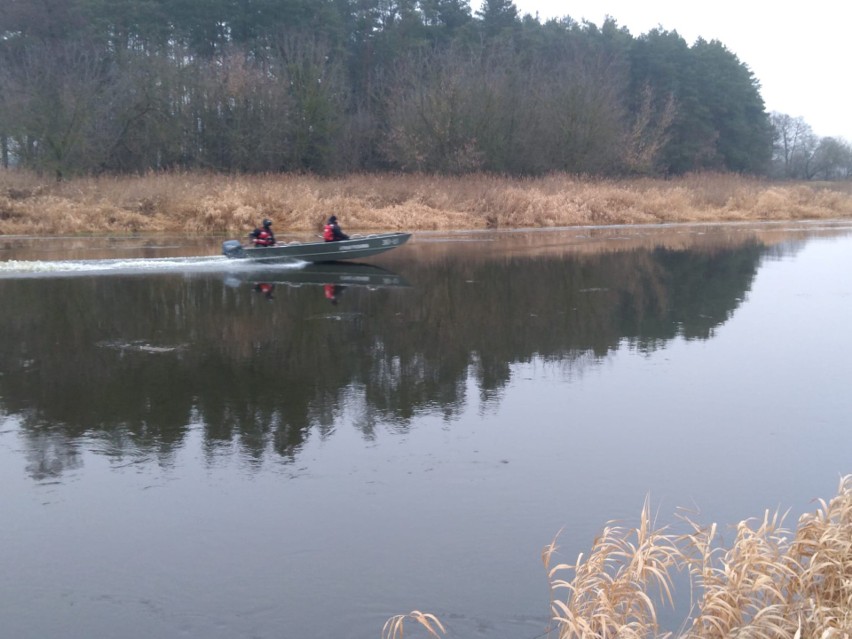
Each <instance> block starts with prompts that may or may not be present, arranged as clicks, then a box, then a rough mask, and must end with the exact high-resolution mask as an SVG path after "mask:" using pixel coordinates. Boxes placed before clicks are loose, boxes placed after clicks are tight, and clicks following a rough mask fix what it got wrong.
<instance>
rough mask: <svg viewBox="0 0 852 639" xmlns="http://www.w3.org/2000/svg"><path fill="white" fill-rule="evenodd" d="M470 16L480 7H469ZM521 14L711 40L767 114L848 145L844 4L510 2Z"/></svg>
mask: <svg viewBox="0 0 852 639" xmlns="http://www.w3.org/2000/svg"><path fill="white" fill-rule="evenodd" d="M471 5H472V6H473V8H474V10H476V9H478V8H479V6H481V2H480V1H479V0H472V2H471ZM515 6H516V7H517V8H518V11H519V13H521V14H522V15H523V14H525V13H529V14H531V15H535V14H536V13H538V15H539V18H540V19H541V20H542V21H544V20H546V19H548V18H554V17H557V18H558V17H563V16H565V15H569V16H571V17H572V18H573V19H575V20H578V21H579V20H582V19H584V18H585V19H587V20H588V21H590V22H593V23H594V24H596V25H601V24H602V23H603V21H604V17H605V16H606V15H610V16H612V17H613V18H615V20H616V22H618V24H619V25H620V26H622V27H627V29H628V30H629V31H630V33H631V34H633V36H639V35H641V34H643V33H647V32H648V31H649V30H651V29H653V28H654V27H656V26H662V27H663V28H664V29H666V30H668V31H677V32H678V33H679V34H680V35H681V36H683V38H684V39H685V40H686V41H687V42H688V43H689V44H692V43H694V42H695V40H696V39H697V38H698V37H702V38H704V39H705V40H714V39H715V40H719V41H721V42H722V44H724V45H725V46H726V47H727V48H728V50H729V51H731V52H733V53H735V54H736V55H737V57H738V58H739V59H740V61H741V62H744V63H745V64H747V65H748V67H749V68H750V69H751V71H752V73H754V75H755V77H756V78H757V79H758V81H759V82H760V86H761V95H762V96H763V100H764V102H765V103H766V109H767V110H768V111H780V112H782V113H787V114H789V115H792V116H794V117H795V116H801V117H803V118H804V119H805V121H806V122H807V123H808V124H810V125H811V127H812V128H813V130H814V133H816V134H817V135H818V136H821V137H822V136H829V135H830V136H837V137H843V138H845V139H846V140H847V141H849V142H852V69H850V65H851V64H852V45H850V44H849V38H850V35H852V1H850V0H816V1H814V2H806V3H805V4H804V5H800V4H798V3H795V4H793V3H769V2H764V1H762V0H711V1H709V2H708V1H705V2H694V1H692V2H691V1H689V0H645V1H644V2H640V1H639V0H576V1H575V0H515Z"/></svg>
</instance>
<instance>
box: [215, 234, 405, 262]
mask: <svg viewBox="0 0 852 639" xmlns="http://www.w3.org/2000/svg"><path fill="white" fill-rule="evenodd" d="M410 237H411V233H378V234H376V235H360V236H353V237H350V238H349V239H348V240H340V241H337V242H325V241H322V242H290V243H289V244H276V245H275V246H243V245H242V244H241V243H240V241H239V240H226V241H225V242H223V243H222V253H223V254H224V255H225V256H226V257H230V258H234V259H249V260H254V261H261V262H269V261H286V260H302V261H304V262H334V261H338V260H358V259H363V258H365V257H370V256H372V255H378V254H379V253H384V252H385V251H389V250H391V249H394V248H396V247H398V246H402V245H403V244H405V243H406V242H407V241H408V238H410Z"/></svg>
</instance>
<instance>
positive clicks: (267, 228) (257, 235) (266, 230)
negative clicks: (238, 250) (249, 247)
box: [249, 219, 275, 246]
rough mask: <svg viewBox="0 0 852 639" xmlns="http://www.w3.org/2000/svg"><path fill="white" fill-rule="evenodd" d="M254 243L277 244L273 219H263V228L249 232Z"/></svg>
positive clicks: (261, 244)
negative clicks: (273, 230) (273, 229)
mask: <svg viewBox="0 0 852 639" xmlns="http://www.w3.org/2000/svg"><path fill="white" fill-rule="evenodd" d="M249 237H250V238H251V242H252V244H254V245H255V246H275V234H274V233H273V232H272V220H270V219H265V220H263V228H261V229H255V230H253V231H252V232H251V233H249Z"/></svg>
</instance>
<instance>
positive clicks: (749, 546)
mask: <svg viewBox="0 0 852 639" xmlns="http://www.w3.org/2000/svg"><path fill="white" fill-rule="evenodd" d="M819 504H820V506H819V508H818V509H817V510H816V511H815V512H814V513H810V514H806V515H803V516H802V517H801V518H800V519H799V522H798V526H797V528H796V530H795V531H794V532H791V531H788V530H786V529H785V528H783V525H782V521H781V520H782V517H780V515H778V514H777V513H776V514H770V513H769V512H768V511H767V512H766V513H765V514H764V516H763V517H762V518H761V519H756V520H749V521H743V522H740V524H739V525H738V526H737V527H736V534H735V536H734V538H733V540H732V542H731V543H730V545H729V546H728V547H725V546H724V545H722V544H721V543H720V542H719V541H718V535H717V529H716V526H715V524H714V525H711V526H708V527H702V526H699V525H697V524H695V523H693V522H691V521H690V520H689V519H688V518H684V519H683V522H684V523H685V525H686V526H687V528H686V531H685V532H681V533H675V532H673V531H672V530H670V529H669V528H667V527H661V528H655V527H654V526H653V522H652V518H651V514H650V508H649V505H648V503H647V502H646V503H645V506H644V508H643V510H642V514H641V517H640V524H639V526H638V527H637V528H633V529H628V528H623V527H620V526H616V525H610V526H607V527H606V528H605V529H604V530H603V532H602V533H601V535H600V536H599V537H598V538H597V539H596V540H595V542H594V544H593V546H592V549H591V552H590V553H589V555H588V556H587V557H584V556H583V555H580V557H578V558H577V561H576V562H575V563H573V564H564V563H561V564H558V565H552V560H553V557H554V554H555V553H556V550H557V549H556V545H555V543H552V544H550V545H549V546H547V547H546V548H545V550H544V552H543V554H542V559H543V561H544V564H545V567H546V569H547V570H548V574H549V577H550V582H551V586H552V602H551V609H552V612H553V617H552V624H553V625H552V628H551V630H550V632H548V633H547V636H548V637H553V636H555V637H557V638H558V639H575V638H576V639H580V638H582V639H592V638H595V639H605V638H612V639H615V638H618V639H650V638H659V637H681V638H683V639H723V638H725V639H728V638H748V639H758V638H765V639H782V638H783V639H804V638H816V639H835V638H836V639H840V638H847V639H848V638H849V637H852V475H850V476H846V477H844V478H842V479H841V481H840V486H839V489H838V494H837V496H836V497H834V498H833V499H832V500H831V501H830V502H828V503H826V502H824V501H822V500H820V502H819ZM678 571H688V574H689V577H690V584H691V593H690V594H692V595H693V596H694V598H695V600H694V601H693V602H692V613H691V614H690V617H689V618H688V619H687V620H686V621H685V622H684V624H683V626H682V627H681V628H680V629H679V630H674V631H671V630H670V631H664V630H663V629H661V628H660V626H659V624H658V620H657V610H658V606H659V605H667V604H668V605H671V604H672V601H673V600H674V599H675V597H676V595H675V593H674V592H673V579H672V576H673V575H674V573H675V572H678ZM411 618H412V619H413V620H415V621H418V622H419V623H421V624H422V625H423V626H424V627H425V629H426V630H427V631H428V633H429V634H430V635H433V636H436V637H437V636H438V630H441V631H443V628H442V627H441V626H440V625H439V624H437V625H436V623H435V622H437V619H435V618H434V617H433V616H431V615H429V616H424V615H423V613H419V612H417V613H416V614H415V613H412V617H411ZM424 618H425V621H426V622H428V623H424V621H423V620H424ZM393 619H395V620H397V623H396V625H393V624H391V622H389V624H386V626H385V632H383V636H384V637H389V638H395V637H401V636H402V632H401V631H402V623H401V619H402V618H401V617H395V618H393Z"/></svg>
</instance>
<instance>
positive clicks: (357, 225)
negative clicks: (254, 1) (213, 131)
mask: <svg viewBox="0 0 852 639" xmlns="http://www.w3.org/2000/svg"><path fill="white" fill-rule="evenodd" d="M331 213H335V214H337V215H338V216H339V217H340V218H341V221H342V222H343V223H344V225H345V227H346V228H347V229H348V230H357V231H369V230H409V231H423V230H453V229H485V228H537V227H561V226H589V225H610V224H649V223H669V222H709V221H764V220H794V219H795V220H803V219H829V218H849V217H852V184H850V183H848V182H842V183H830V184H829V183H805V182H796V183H793V182H772V181H766V180H760V179H756V178H747V177H742V176H738V175H732V174H695V175H687V176H684V177H681V178H676V179H670V180H661V179H649V178H641V179H640V178H637V179H621V180H603V179H591V178H588V179H587V178H580V177H575V176H571V175H567V174H554V175H550V176H546V177H540V178H529V179H520V178H504V177H497V176H492V175H484V174H480V175H472V176H465V177H445V176H432V175H422V174H418V175H403V174H395V175H383V174H358V175H349V176H345V177H336V178H322V177H317V176H311V175H294V174H278V175H260V176H226V175H217V174H201V173H192V174H185V173H152V174H148V175H144V176H139V177H90V178H78V179H73V180H68V181H61V182H56V181H53V180H50V179H47V178H40V177H39V176H37V175H35V174H32V173H28V172H24V171H16V170H0V234H6V235H9V234H23V233H26V234H32V233H49V234H58V235H74V234H81V233H113V234H115V233H136V232H158V231H171V232H190V233H203V234H220V233H221V234H226V233H231V234H233V233H242V232H244V231H247V230H249V229H251V228H252V227H253V226H255V225H256V224H257V223H258V222H259V220H261V219H262V218H264V217H269V218H271V219H273V220H274V221H275V229H276V231H278V232H279V233H284V232H293V233H300V232H315V231H316V230H317V229H318V228H319V227H320V226H321V224H322V223H323V221H324V219H325V218H326V217H327V216H328V215H330V214H331Z"/></svg>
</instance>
